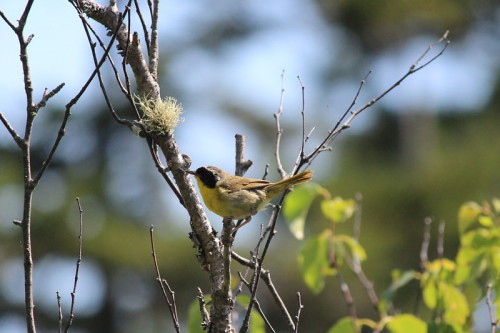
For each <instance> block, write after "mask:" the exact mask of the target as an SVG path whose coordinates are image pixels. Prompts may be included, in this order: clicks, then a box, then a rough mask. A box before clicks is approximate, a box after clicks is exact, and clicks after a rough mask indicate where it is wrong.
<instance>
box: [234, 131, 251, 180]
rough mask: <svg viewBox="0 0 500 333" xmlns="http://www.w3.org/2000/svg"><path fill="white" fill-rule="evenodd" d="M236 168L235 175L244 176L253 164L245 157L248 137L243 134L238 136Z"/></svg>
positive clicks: (236, 136) (236, 137)
mask: <svg viewBox="0 0 500 333" xmlns="http://www.w3.org/2000/svg"><path fill="white" fill-rule="evenodd" d="M234 137H235V139H236V157H235V160H236V167H235V175H237V176H243V175H245V173H246V172H247V170H248V169H249V168H250V167H251V166H252V164H253V162H252V161H251V160H247V159H246V157H245V139H246V137H245V136H244V135H242V134H236V135H235V136H234Z"/></svg>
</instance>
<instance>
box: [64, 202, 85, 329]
mask: <svg viewBox="0 0 500 333" xmlns="http://www.w3.org/2000/svg"><path fill="white" fill-rule="evenodd" d="M76 202H77V205H78V213H79V215H80V228H79V231H78V258H77V259H76V270H75V281H74V283H73V291H72V292H71V306H70V310H69V319H68V322H67V323H66V328H65V329H64V332H65V333H67V332H68V330H69V328H70V327H71V325H72V324H73V320H74V319H75V298H76V286H77V284H78V274H79V272H80V264H81V262H82V248H83V209H82V205H81V203H80V198H76Z"/></svg>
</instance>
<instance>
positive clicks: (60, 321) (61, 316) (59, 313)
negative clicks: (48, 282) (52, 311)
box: [56, 291, 63, 333]
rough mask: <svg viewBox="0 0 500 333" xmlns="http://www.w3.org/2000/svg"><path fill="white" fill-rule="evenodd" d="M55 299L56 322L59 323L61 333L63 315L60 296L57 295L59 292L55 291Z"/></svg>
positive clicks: (60, 332)
mask: <svg viewBox="0 0 500 333" xmlns="http://www.w3.org/2000/svg"><path fill="white" fill-rule="evenodd" d="M56 298H57V321H58V322H59V333H62V324H63V313H62V307H61V294H59V291H56Z"/></svg>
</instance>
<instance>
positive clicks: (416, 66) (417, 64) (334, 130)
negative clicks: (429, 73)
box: [299, 31, 450, 168]
mask: <svg viewBox="0 0 500 333" xmlns="http://www.w3.org/2000/svg"><path fill="white" fill-rule="evenodd" d="M443 42H444V45H443V47H442V48H441V50H440V51H439V52H438V53H437V54H436V55H435V56H434V57H432V58H431V59H430V60H429V61H427V62H425V63H424V64H420V63H421V61H422V60H423V59H424V58H425V56H427V54H428V53H429V51H430V50H431V49H432V48H433V47H435V46H436V45H438V44H440V43H443ZM449 43H450V42H449V40H448V31H446V32H445V33H444V34H443V36H442V37H441V38H440V39H439V40H438V41H437V42H436V43H433V44H431V45H429V46H428V47H427V49H426V50H425V52H424V53H423V54H422V55H421V56H420V57H419V58H418V59H417V61H416V62H415V63H414V64H413V65H412V66H410V69H409V70H408V71H407V72H406V73H405V74H404V75H403V76H401V77H400V78H399V79H398V80H397V81H396V82H394V83H393V84H392V85H391V86H390V87H389V88H387V89H386V90H384V91H383V92H382V93H381V94H380V95H378V96H377V97H375V98H373V99H372V100H370V101H369V102H368V103H366V104H365V105H364V106H362V107H361V108H359V109H358V110H355V111H352V107H353V106H354V104H355V102H356V100H357V97H358V96H359V93H360V91H361V89H362V87H363V85H364V82H365V80H363V81H361V84H360V86H359V88H358V92H357V93H356V96H355V98H354V100H353V102H352V103H351V105H350V106H349V108H348V109H347V110H346V112H345V113H344V115H343V116H342V117H341V118H340V121H339V122H337V124H336V125H335V126H334V127H333V128H332V130H331V131H330V132H329V133H328V135H327V136H326V137H325V139H324V140H323V142H322V143H321V144H319V145H318V146H317V147H316V148H315V149H314V150H313V151H312V152H311V153H310V154H309V155H307V156H306V157H304V159H303V160H302V161H301V163H300V164H299V168H300V167H301V166H303V165H305V164H306V163H309V161H310V160H311V159H313V158H315V157H316V156H317V155H318V153H320V152H321V151H322V149H324V148H326V147H327V146H328V145H329V144H330V143H331V142H332V141H333V140H334V139H335V138H336V137H337V135H338V134H340V133H341V132H342V131H344V130H346V129H348V128H349V127H350V126H351V122H352V121H353V120H354V118H356V117H357V116H358V115H359V114H361V113H362V112H363V111H364V110H366V109H368V108H370V107H372V106H373V105H374V104H375V103H377V102H378V101H379V100H380V99H382V98H383V97H385V96H386V95H387V94H388V93H390V92H391V91H392V90H394V89H395V88H396V87H397V86H399V85H400V84H401V83H402V82H403V81H404V80H406V79H407V78H408V77H409V76H411V75H413V74H415V73H416V72H418V71H419V70H421V69H423V68H425V67H426V66H428V65H429V64H431V63H432V62H434V61H435V60H436V59H437V58H439V57H440V56H441V55H442V54H443V53H444V51H445V50H446V49H447V47H448V45H449ZM369 74H370V73H368V75H369ZM365 79H366V78H365ZM348 114H350V116H349V117H348V118H347V120H346V121H345V122H344V123H343V124H342V125H340V124H341V122H342V121H343V120H344V119H345V118H346V117H347V115H348Z"/></svg>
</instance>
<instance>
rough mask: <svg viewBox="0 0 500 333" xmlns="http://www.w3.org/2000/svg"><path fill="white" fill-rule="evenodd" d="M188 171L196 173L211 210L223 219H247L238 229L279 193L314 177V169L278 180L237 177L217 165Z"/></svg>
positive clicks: (188, 171)
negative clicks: (273, 181)
mask: <svg viewBox="0 0 500 333" xmlns="http://www.w3.org/2000/svg"><path fill="white" fill-rule="evenodd" d="M186 172H187V173H189V174H192V175H194V176H195V178H196V181H197V182H198V187H199V188H200V192H201V196H202V197H203V201H204V202H205V205H206V206H207V208H208V209H210V210H211V211H212V212H214V213H215V214H217V215H219V216H222V217H223V218H231V219H233V220H240V219H246V220H245V221H244V222H243V223H242V224H240V225H239V226H238V227H237V228H240V227H242V226H243V225H244V224H247V223H248V222H250V219H251V217H252V215H255V214H256V213H257V212H258V211H260V210H261V209H263V208H264V207H265V206H266V205H267V204H268V203H269V202H270V201H271V199H273V198H274V197H276V196H277V195H278V194H280V193H283V192H284V191H286V190H288V189H289V188H291V187H293V186H295V185H298V184H302V183H305V182H308V181H309V180H311V178H312V171H311V170H305V171H303V172H301V173H299V174H297V175H295V176H292V177H289V178H285V179H283V180H280V181H278V182H276V183H271V182H269V181H267V180H263V179H253V178H246V177H240V176H233V175H231V174H229V173H227V172H225V171H224V170H221V169H219V168H217V167H214V166H206V167H200V168H198V169H196V171H192V170H187V171H186Z"/></svg>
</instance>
